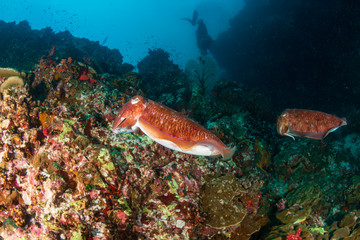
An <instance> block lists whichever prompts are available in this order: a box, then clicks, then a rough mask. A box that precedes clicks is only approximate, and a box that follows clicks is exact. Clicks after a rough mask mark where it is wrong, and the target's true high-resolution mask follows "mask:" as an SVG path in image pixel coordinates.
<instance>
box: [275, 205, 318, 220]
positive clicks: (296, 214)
mask: <svg viewBox="0 0 360 240" xmlns="http://www.w3.org/2000/svg"><path fill="white" fill-rule="evenodd" d="M310 213H311V209H310V208H304V209H296V208H289V209H285V210H283V211H281V212H278V213H276V218H277V219H279V220H280V222H282V223H283V224H288V223H291V224H295V223H301V222H303V221H305V220H306V218H308V217H309V215H310Z"/></svg>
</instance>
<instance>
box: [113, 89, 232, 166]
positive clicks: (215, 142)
mask: <svg viewBox="0 0 360 240" xmlns="http://www.w3.org/2000/svg"><path fill="white" fill-rule="evenodd" d="M137 128H140V129H141V131H143V132H144V133H145V134H146V135H147V136H148V137H150V138H152V139H153V140H154V141H155V142H157V143H159V144H161V145H163V146H165V147H167V148H170V149H172V150H176V151H179V152H183V153H188V154H193V155H202V156H217V155H221V156H222V157H223V158H224V159H230V158H231V157H232V155H233V154H234V152H235V150H236V147H233V148H229V147H227V146H226V145H225V144H224V143H223V142H222V141H221V140H220V139H219V138H218V137H217V136H215V134H213V133H212V132H210V131H209V130H207V129H206V128H204V127H202V126H201V125H200V124H198V123H197V122H195V121H193V120H191V119H190V118H187V117H185V116H184V115H182V114H181V113H179V112H176V111H175V110H173V109H170V108H168V107H166V106H164V105H161V104H159V103H156V102H154V101H151V100H145V98H144V97H141V96H135V97H133V98H131V99H130V100H129V101H128V102H127V103H126V104H125V105H124V106H123V107H122V108H121V109H120V111H119V113H118V115H117V117H116V118H115V121H114V125H113V128H112V130H113V132H114V133H118V132H120V133H126V132H133V131H135V130H136V129H137Z"/></svg>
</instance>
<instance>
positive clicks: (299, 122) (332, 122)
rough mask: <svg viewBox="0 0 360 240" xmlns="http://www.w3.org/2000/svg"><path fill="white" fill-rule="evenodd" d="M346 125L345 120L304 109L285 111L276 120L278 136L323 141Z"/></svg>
mask: <svg viewBox="0 0 360 240" xmlns="http://www.w3.org/2000/svg"><path fill="white" fill-rule="evenodd" d="M345 125H347V122H346V119H345V118H338V117H336V116H334V115H330V114H327V113H323V112H318V111H313V110H305V109H286V110H285V111H284V112H283V113H281V115H280V116H279V117H278V120H277V126H276V128H277V131H278V133H279V134H280V135H283V136H288V137H291V138H293V139H295V138H294V137H306V138H311V139H318V140H322V139H324V138H325V137H326V136H327V135H328V134H329V133H331V132H333V131H335V130H337V129H338V128H339V127H341V126H345Z"/></svg>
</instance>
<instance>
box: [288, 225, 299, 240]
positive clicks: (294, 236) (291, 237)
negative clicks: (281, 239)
mask: <svg viewBox="0 0 360 240" xmlns="http://www.w3.org/2000/svg"><path fill="white" fill-rule="evenodd" d="M300 234H301V228H298V230H297V231H296V233H295V234H289V235H287V237H286V240H301V239H302V237H300Z"/></svg>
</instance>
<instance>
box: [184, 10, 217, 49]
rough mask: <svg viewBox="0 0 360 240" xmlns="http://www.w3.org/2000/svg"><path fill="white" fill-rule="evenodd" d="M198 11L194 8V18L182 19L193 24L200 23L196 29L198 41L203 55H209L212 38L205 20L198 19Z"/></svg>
mask: <svg viewBox="0 0 360 240" xmlns="http://www.w3.org/2000/svg"><path fill="white" fill-rule="evenodd" d="M198 16H199V14H198V12H197V11H196V10H194V12H193V16H192V18H191V19H190V18H182V20H185V21H188V22H189V23H190V24H191V25H193V26H195V25H198V28H197V29H196V43H197V46H198V48H199V50H200V53H201V55H203V56H204V55H207V51H208V50H209V49H210V47H211V45H212V42H213V40H212V38H211V37H210V35H209V33H208V31H207V28H206V25H205V23H204V20H202V19H199V20H197V19H198Z"/></svg>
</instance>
